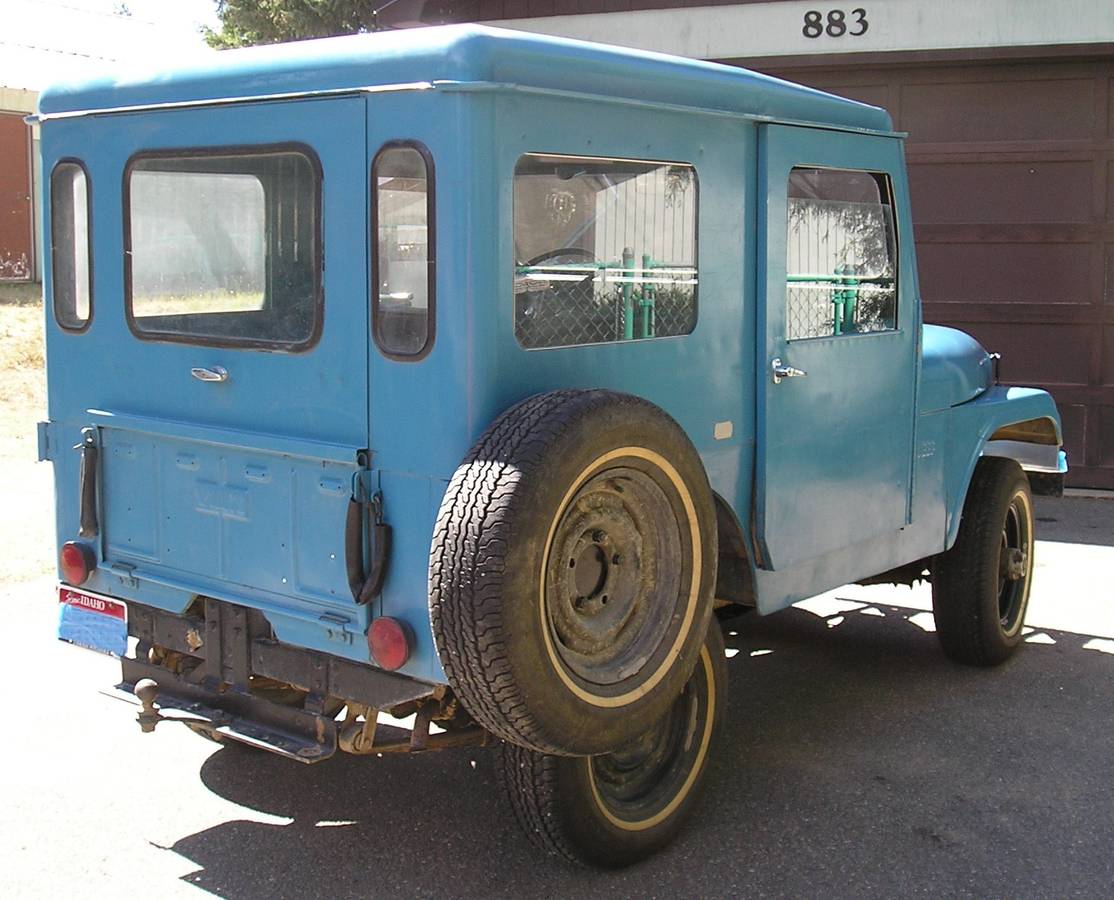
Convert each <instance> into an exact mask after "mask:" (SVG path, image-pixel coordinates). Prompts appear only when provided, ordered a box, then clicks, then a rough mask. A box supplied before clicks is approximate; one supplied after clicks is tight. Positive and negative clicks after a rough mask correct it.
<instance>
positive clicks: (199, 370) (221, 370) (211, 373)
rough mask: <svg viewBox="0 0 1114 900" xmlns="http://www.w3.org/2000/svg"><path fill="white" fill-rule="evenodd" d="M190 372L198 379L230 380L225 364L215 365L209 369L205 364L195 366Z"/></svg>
mask: <svg viewBox="0 0 1114 900" xmlns="http://www.w3.org/2000/svg"><path fill="white" fill-rule="evenodd" d="M190 374H191V375H192V376H193V377H194V378H196V379H197V380H198V381H216V382H221V381H228V369H226V368H225V367H224V366H213V367H212V368H208V369H207V368H205V367H204V366H195V367H194V368H192V369H190Z"/></svg>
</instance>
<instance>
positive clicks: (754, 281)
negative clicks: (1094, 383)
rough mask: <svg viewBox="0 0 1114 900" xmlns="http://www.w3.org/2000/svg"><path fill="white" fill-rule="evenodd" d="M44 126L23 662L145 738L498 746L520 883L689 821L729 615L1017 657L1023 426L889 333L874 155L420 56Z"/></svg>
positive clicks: (820, 133) (280, 76)
mask: <svg viewBox="0 0 1114 900" xmlns="http://www.w3.org/2000/svg"><path fill="white" fill-rule="evenodd" d="M38 121H40V122H41V123H42V154H43V171H44V172H47V173H49V176H50V190H49V196H48V197H47V199H46V203H45V205H44V210H43V221H44V223H45V225H46V231H47V234H48V236H49V246H50V263H51V264H50V266H49V268H48V274H47V283H46V296H47V301H48V302H47V325H46V338H47V360H48V362H47V371H48V380H49V419H50V421H49V422H47V423H44V424H43V425H42V426H41V427H40V455H41V457H42V458H43V459H49V460H51V461H52V462H53V463H54V472H55V488H56V493H57V541H58V546H59V548H60V557H59V572H60V576H61V584H60V586H59V599H60V610H61V619H60V622H61V624H60V636H61V637H62V638H64V639H66V640H70V641H72V642H74V643H78V644H84V645H87V646H91V647H94V648H96V649H100V650H104V651H107V652H111V653H114V654H116V655H118V656H119V657H120V658H121V663H122V666H123V678H122V687H124V688H126V689H127V690H128V691H129V692H131V693H132V694H133V695H134V697H133V699H135V700H137V702H138V703H139V705H140V710H139V713H138V718H139V722H140V724H141V726H142V727H143V729H144V730H145V731H147V730H151V729H153V728H154V727H155V725H156V724H157V723H159V722H161V721H163V720H167V719H176V720H180V721H183V722H184V723H185V724H187V725H188V726H190V727H191V728H193V729H194V730H196V731H199V732H201V733H203V734H206V735H208V736H210V737H213V738H215V739H220V740H226V739H227V740H235V741H240V742H243V743H247V744H251V745H254V746H257V747H261V748H265V749H268V750H271V751H274V752H277V753H281V754H284V755H286V756H288V757H290V758H292V759H295V760H300V761H303V762H318V761H321V760H324V759H326V758H328V757H329V756H331V755H332V754H333V753H334V752H335V751H336V750H337V749H338V748H339V749H341V750H343V751H346V752H349V753H355V754H377V753H384V752H391V751H417V750H424V749H434V748H439V747H447V746H459V745H466V744H482V743H485V742H488V741H492V740H498V741H500V742H502V744H503V746H502V751H501V752H502V759H503V761H504V764H505V770H506V774H507V784H508V786H509V789H510V793H511V800H512V803H513V805H514V806H515V809H516V810H517V812H518V814H519V818H520V820H521V821H522V822H523V824H524V825H525V826H526V829H527V831H528V832H529V833H530V834H531V835H532V837H533V838H534V839H535V840H536V842H537V843H539V844H540V845H541V846H542V847H543V848H545V849H547V850H550V851H552V852H555V853H558V854H561V855H564V856H566V857H568V858H570V859H577V860H581V861H585V862H588V863H593V864H600V865H621V864H624V863H627V862H630V861H632V860H635V859H638V858H640V857H642V856H645V855H646V854H648V853H650V852H652V851H654V850H655V849H657V848H659V847H661V846H662V845H663V844H664V843H665V842H667V841H668V840H669V839H670V838H671V837H672V836H673V834H674V833H675V832H676V830H677V829H678V827H679V826H680V824H681V822H682V820H683V818H684V816H685V814H686V812H687V811H688V810H689V808H690V807H691V805H692V801H693V798H694V797H695V795H696V788H697V786H698V785H699V782H700V780H701V777H702V775H703V773H704V770H705V767H706V764H707V760H708V754H709V748H710V746H711V745H712V741H713V738H714V735H715V730H716V725H717V722H718V721H719V720H720V719H721V717H722V715H723V710H724V703H725V690H726V679H725V677H724V651H723V644H722V637H721V634H720V631H719V629H718V627H716V623H717V621H718V619H719V618H722V617H725V616H727V615H728V614H730V613H731V611H733V610H736V609H740V608H756V609H757V611H758V612H759V613H772V612H775V611H777V610H780V609H782V608H784V607H786V606H788V605H789V604H792V603H794V602H796V601H798V600H801V599H803V598H806V597H809V596H812V595H815V594H817V593H819V592H822V591H825V590H828V589H831V588H833V587H836V586H839V585H842V584H845V583H848V582H855V581H859V582H863V581H869V582H894V583H912V582H913V581H915V580H917V579H922V578H923V579H931V582H932V587H933V603H934V612H935V616H936V623H937V630H938V633H939V637H940V640H941V642H942V644H943V647H944V650H945V651H946V653H947V654H948V655H949V656H951V657H953V658H954V659H956V660H959V661H961V662H965V663H971V664H976V665H987V664H994V663H998V662H1001V661H1002V660H1004V659H1005V658H1006V657H1007V656H1009V654H1010V653H1011V652H1012V651H1013V650H1014V649H1016V647H1017V645H1018V642H1019V640H1020V633H1021V627H1022V621H1023V618H1024V615H1025V608H1026V603H1027V599H1028V593H1029V584H1030V579H1031V574H1032V569H1033V509H1032V501H1031V489H1030V484H1031V483H1032V484H1033V485H1035V486H1037V487H1039V488H1041V489H1044V490H1055V489H1056V488H1057V487H1058V485H1060V484H1062V476H1063V472H1064V471H1065V469H1066V465H1065V461H1064V456H1063V453H1062V452H1061V450H1060V445H1061V433H1060V421H1059V416H1058V414H1057V411H1056V408H1055V406H1054V404H1053V402H1052V400H1051V399H1050V398H1049V396H1048V395H1047V394H1045V393H1044V392H1042V391H1037V390H1030V389H1027V388H1007V387H1003V386H1000V385H998V384H997V383H996V377H995V362H994V355H993V354H988V353H987V352H986V351H984V350H983V349H982V347H980V346H979V345H978V343H976V342H975V341H974V340H973V339H971V338H970V337H968V336H966V335H964V334H962V333H960V332H958V331H953V330H950V329H946V328H938V327H934V326H931V325H924V324H922V321H921V302H920V295H919V290H918V285H917V269H916V260H915V257H914V242H913V228H912V224H911V220H910V213H909V196H908V183H907V179H906V173H905V167H904V161H903V143H902V136H901V135H899V134H895V133H894V132H893V129H892V125H891V121H890V118H889V116H888V115H887V114H886V113H885V112H884V111H882V110H880V109H876V108H874V107H870V106H865V105H863V104H859V103H854V102H851V101H848V100H843V99H840V98H837V97H833V96H830V95H827V94H823V93H820V92H817V91H813V90H809V89H806V88H803V87H797V86H794V85H791V84H787V83H785V82H781V81H778V80H775V79H771V78H766V77H763V76H761V75H757V74H754V73H751V72H747V71H743V70H739V69H733V68H728V67H724V66H718V65H712V64H706V63H700V62H693V61H689V60H683V59H675V58H670V57H666V56H659V55H653V54H646V53H637V52H632V51H626V50H620V49H616V48H610V47H602V46H595V45H592V44H586V43H578V42H574V41H564V40H556V39H551V38H542V37H535V36H529V35H523V34H516V33H513V32H505V31H498V30H492V29H486V28H477V27H447V28H429V29H422V30H414V31H405V32H392V33H389V34H375V35H364V36H358V37H352V38H340V39H333V40H323V41H310V42H305V43H298V44H289V45H285V46H274V47H266V48H256V49H250V50H244V51H234V52H227V53H222V54H220V55H218V56H215V57H211V58H210V59H207V60H205V61H203V62H199V63H196V64H194V65H192V66H181V67H176V68H170V69H167V70H166V71H159V72H155V71H144V72H142V73H139V74H136V75H131V74H128V73H127V72H124V73H118V74H115V75H112V76H110V77H106V78H104V79H102V80H94V81H89V82H84V83H78V84H61V85H56V86H54V87H53V88H51V89H49V90H47V91H46V92H44V93H43V95H42V97H41V100H40V109H39V113H38ZM1026 473H1029V477H1027V475H1026ZM380 713H384V714H388V715H390V716H394V717H395V718H396V719H399V718H405V717H407V716H412V717H413V718H412V727H411V728H410V730H409V732H408V733H406V732H400V731H398V730H397V729H388V728H387V726H386V725H383V726H379V727H377V726H378V722H379V716H380Z"/></svg>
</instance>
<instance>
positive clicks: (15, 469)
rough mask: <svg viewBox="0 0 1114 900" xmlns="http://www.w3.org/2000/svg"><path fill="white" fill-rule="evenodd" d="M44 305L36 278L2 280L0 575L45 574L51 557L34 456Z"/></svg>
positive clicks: (42, 414) (49, 508)
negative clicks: (0, 511) (0, 510)
mask: <svg viewBox="0 0 1114 900" xmlns="http://www.w3.org/2000/svg"><path fill="white" fill-rule="evenodd" d="M43 359H44V357H43V307H42V299H41V286H40V285H38V284H32V285H25V284H0V492H2V494H3V497H4V500H5V515H3V516H0V548H2V550H0V581H3V582H12V581H26V580H28V579H31V578H37V577H39V576H41V575H44V574H46V573H47V572H49V571H50V570H51V569H52V566H53V558H54V536H53V522H54V495H53V491H52V488H51V467H50V466H49V465H46V464H45V463H38V462H36V451H37V445H36V436H35V423H36V422H38V421H39V420H40V419H45V418H46V377H45V372H44V370H43Z"/></svg>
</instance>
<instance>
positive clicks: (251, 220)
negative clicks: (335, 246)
mask: <svg viewBox="0 0 1114 900" xmlns="http://www.w3.org/2000/svg"><path fill="white" fill-rule="evenodd" d="M124 200H125V210H126V214H127V226H126V230H125V251H126V257H125V270H126V290H127V298H126V302H127V311H128V321H129V323H130V324H131V327H132V330H133V331H134V332H136V334H138V335H139V336H140V337H145V338H153V339H159V340H172V341H187V342H190V343H197V344H208V345H217V346H221V345H226V346H260V347H267V348H272V349H283V350H299V349H305V348H307V347H309V346H310V345H311V344H313V343H314V341H315V340H316V338H317V335H318V333H319V331H320V327H321V237H320V224H321V223H320V220H321V174H320V166H319V164H318V162H317V160H316V157H314V156H312V155H311V153H310V151H309V150H308V149H305V148H301V147H297V148H292V147H286V148H257V149H247V150H236V151H228V152H204V153H197V152H183V153H168V154H163V153H159V154H151V155H142V156H139V157H135V158H133V159H132V161H131V162H130V163H129V165H128V169H127V174H126V176H125V198H124Z"/></svg>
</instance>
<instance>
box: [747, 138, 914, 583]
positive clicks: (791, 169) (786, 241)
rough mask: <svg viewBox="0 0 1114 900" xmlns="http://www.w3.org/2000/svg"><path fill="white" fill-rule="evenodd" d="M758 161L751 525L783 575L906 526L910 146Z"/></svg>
mask: <svg viewBox="0 0 1114 900" xmlns="http://www.w3.org/2000/svg"><path fill="white" fill-rule="evenodd" d="M759 147H760V149H759V160H760V166H759V191H760V192H764V194H765V197H766V198H767V199H766V203H765V204H764V205H760V214H759V217H760V221H759V230H758V234H759V243H760V246H759V253H758V259H759V267H760V268H759V291H758V330H757V336H758V347H757V352H758V366H757V371H758V376H757V377H758V384H757V401H758V442H757V483H756V494H755V503H756V524H757V533H758V536H759V540H760V542H761V545H762V550H763V553H764V564H765V566H766V567H767V568H771V569H785V568H788V567H791V566H793V565H796V564H798V563H802V562H805V561H808V560H811V559H815V558H817V557H820V556H823V555H824V554H828V553H832V552H835V551H840V550H845V549H847V548H851V547H854V545H856V544H861V543H863V542H864V541H869V540H871V539H876V538H879V537H880V536H883V535H887V534H891V533H893V532H896V531H898V530H899V529H901V528H902V527H903V526H904V525H906V524H907V523H908V521H909V513H910V505H909V504H910V487H911V477H912V476H911V471H912V466H911V462H912V447H913V427H914V415H913V413H914V386H915V369H916V367H915V362H916V349H917V333H918V330H919V316H918V315H917V309H916V304H915V302H914V301H915V291H916V285H915V280H914V276H913V268H912V263H911V260H912V255H911V252H910V251H907V253H906V254H905V259H907V260H908V262H905V263H903V262H902V260H903V254H902V250H903V248H905V247H906V245H907V244H909V243H910V242H911V240H912V235H911V234H908V233H905V232H904V231H902V230H901V229H899V227H898V224H899V223H904V222H905V221H907V219H905V218H904V217H903V216H902V215H901V211H902V210H903V209H904V207H905V203H906V198H905V196H904V184H905V181H904V178H903V177H902V175H903V171H904V169H903V157H902V144H901V141H900V139H898V138H889V137H883V136H873V135H863V134H851V133H846V132H836V131H825V130H822V129H817V128H804V127H797V126H785V125H764V126H760V140H759ZM763 243H764V247H763V246H762V244H763Z"/></svg>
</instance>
